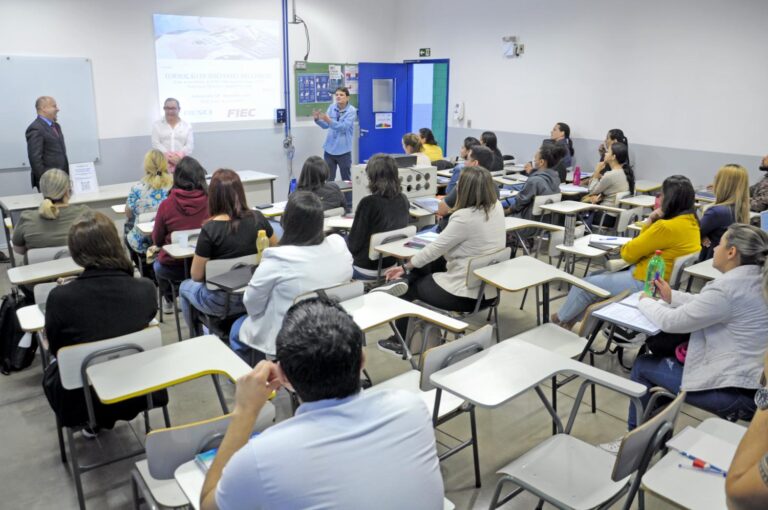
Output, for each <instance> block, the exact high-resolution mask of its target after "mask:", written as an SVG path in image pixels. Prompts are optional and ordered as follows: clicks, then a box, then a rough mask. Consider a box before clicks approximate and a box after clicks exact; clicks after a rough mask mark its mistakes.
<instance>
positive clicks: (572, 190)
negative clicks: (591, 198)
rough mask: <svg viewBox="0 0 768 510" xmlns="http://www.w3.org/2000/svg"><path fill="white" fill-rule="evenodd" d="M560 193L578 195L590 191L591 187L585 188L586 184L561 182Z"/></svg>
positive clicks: (570, 195)
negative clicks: (577, 184) (578, 184)
mask: <svg viewBox="0 0 768 510" xmlns="http://www.w3.org/2000/svg"><path fill="white" fill-rule="evenodd" d="M560 193H562V194H563V195H564V196H566V197H576V196H579V195H584V194H586V193H589V188H585V187H584V186H576V185H573V184H561V185H560Z"/></svg>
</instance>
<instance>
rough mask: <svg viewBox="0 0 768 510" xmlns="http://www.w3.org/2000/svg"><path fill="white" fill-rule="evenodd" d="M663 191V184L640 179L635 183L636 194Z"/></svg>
mask: <svg viewBox="0 0 768 510" xmlns="http://www.w3.org/2000/svg"><path fill="white" fill-rule="evenodd" d="M660 189H661V183H660V182H655V181H646V180H643V179H640V180H638V181H635V193H651V192H652V191H657V190H660Z"/></svg>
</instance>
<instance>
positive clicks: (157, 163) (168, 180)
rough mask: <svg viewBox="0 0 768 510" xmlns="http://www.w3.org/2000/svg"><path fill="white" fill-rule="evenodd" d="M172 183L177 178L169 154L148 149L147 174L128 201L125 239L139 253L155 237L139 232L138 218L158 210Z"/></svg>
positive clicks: (145, 162) (145, 170)
mask: <svg viewBox="0 0 768 510" xmlns="http://www.w3.org/2000/svg"><path fill="white" fill-rule="evenodd" d="M172 184H173V177H171V174H169V173H168V162H167V160H166V158H165V155H164V154H163V153H162V152H160V151H159V150H157V149H152V150H151V151H149V152H147V154H146V155H145V156H144V177H142V178H141V180H140V181H139V182H137V183H136V184H134V185H133V186H132V187H131V191H129V192H128V198H127V199H126V200H125V216H126V218H127V220H126V222H125V240H126V241H127V242H128V246H130V247H131V251H133V252H134V253H135V254H137V256H143V255H144V254H145V253H146V252H147V248H149V246H150V245H151V244H152V240H151V239H150V237H149V236H145V235H144V234H142V233H141V232H140V231H139V229H138V227H137V226H136V218H138V216H139V215H140V214H143V213H147V212H155V211H157V208H158V207H159V206H160V203H161V202H162V201H163V200H165V199H166V198H167V197H168V193H169V191H170V189H171V185H172ZM145 276H146V275H145Z"/></svg>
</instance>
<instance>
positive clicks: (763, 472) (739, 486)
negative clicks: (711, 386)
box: [725, 357, 768, 510]
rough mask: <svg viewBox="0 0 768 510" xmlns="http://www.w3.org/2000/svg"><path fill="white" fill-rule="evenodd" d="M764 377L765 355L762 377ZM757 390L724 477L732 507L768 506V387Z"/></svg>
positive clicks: (767, 363) (758, 508) (767, 369)
mask: <svg viewBox="0 0 768 510" xmlns="http://www.w3.org/2000/svg"><path fill="white" fill-rule="evenodd" d="M767 378H768V357H766V359H765V367H764V368H763V376H762V380H763V381H765V380H766V379H767ZM757 391H758V394H756V395H755V401H756V404H757V409H758V410H757V412H756V413H755V416H754V417H753V418H752V421H750V422H749V428H748V429H747V432H746V434H744V437H742V438H741V442H740V443H739V447H738V448H736V455H734V456H733V461H732V462H731V466H730V467H729V468H728V476H727V477H726V479H725V495H726V496H727V503H728V508H729V509H731V510H762V509H763V508H766V507H768V434H766V431H768V406H766V404H765V403H766V397H768V389H766V388H761V389H759V390H757ZM758 401H759V404H758V403H757V402H758Z"/></svg>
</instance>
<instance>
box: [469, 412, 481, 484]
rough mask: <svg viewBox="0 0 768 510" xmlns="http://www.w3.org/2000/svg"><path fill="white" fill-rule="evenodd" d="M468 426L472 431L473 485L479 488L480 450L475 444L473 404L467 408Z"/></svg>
mask: <svg viewBox="0 0 768 510" xmlns="http://www.w3.org/2000/svg"><path fill="white" fill-rule="evenodd" d="M469 427H470V430H471V433H472V459H473V461H474V463H475V487H477V488H478V489H479V488H480V485H481V482H480V452H479V451H478V444H477V422H476V420H475V406H472V408H471V409H470V410H469Z"/></svg>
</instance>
